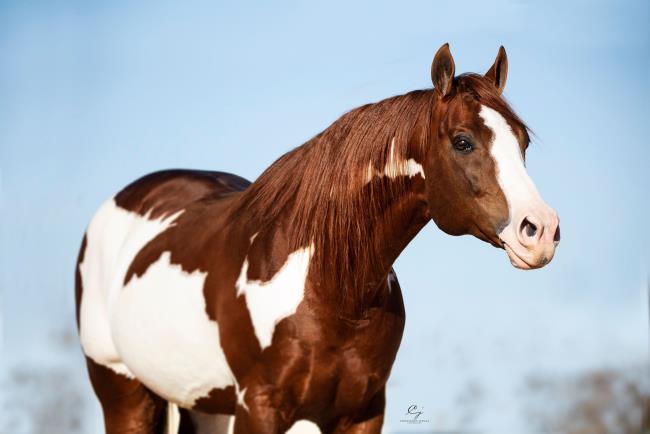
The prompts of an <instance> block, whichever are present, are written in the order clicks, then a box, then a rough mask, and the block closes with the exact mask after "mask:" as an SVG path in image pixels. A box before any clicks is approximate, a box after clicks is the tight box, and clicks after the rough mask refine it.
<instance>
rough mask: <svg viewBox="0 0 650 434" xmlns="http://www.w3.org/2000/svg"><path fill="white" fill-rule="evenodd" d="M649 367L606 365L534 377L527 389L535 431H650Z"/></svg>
mask: <svg viewBox="0 0 650 434" xmlns="http://www.w3.org/2000/svg"><path fill="white" fill-rule="evenodd" d="M648 369H649V368H647V367H643V368H636V369H629V370H625V371H623V370H613V369H603V370H598V371H593V372H588V373H585V374H582V375H579V376H578V377H576V378H568V379H567V378H557V377H550V376H533V377H530V378H529V379H528V381H527V384H526V390H525V395H526V401H527V402H528V404H527V417H528V419H529V421H530V423H531V428H532V431H534V432H548V433H563V434H641V433H643V434H646V433H648V434H650V394H649V392H650V377H649V371H648Z"/></svg>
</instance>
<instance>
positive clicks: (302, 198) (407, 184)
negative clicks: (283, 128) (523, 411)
mask: <svg viewBox="0 0 650 434" xmlns="http://www.w3.org/2000/svg"><path fill="white" fill-rule="evenodd" d="M506 75H507V59H506V54H505V51H504V50H503V48H501V49H500V50H499V54H498V56H497V58H496V61H495V63H494V65H493V66H492V67H491V68H490V69H489V71H488V72H487V73H486V74H485V75H477V74H464V75H460V76H457V77H455V76H454V61H453V59H452V57H451V53H450V52H449V47H448V45H444V46H443V47H442V48H440V50H439V51H438V53H437V54H436V56H435V58H434V60H433V65H432V70H431V76H432V80H433V84H434V89H430V90H421V91H414V92H410V93H408V94H405V95H401V96H396V97H393V98H389V99H386V100H383V101H380V102H378V103H375V104H369V105H365V106H363V107H360V108H357V109H355V110H352V111H351V112H349V113H347V114H345V115H344V116H342V117H341V118H340V119H339V120H337V121H336V122H334V123H333V124H332V125H331V126H330V127H329V128H327V129H326V130H325V131H323V132H321V133H320V134H318V135H317V136H315V137H314V138H313V139H311V140H310V141H308V142H307V143H305V144H304V145H302V146H300V147H298V148H296V149H294V150H293V151H291V152H289V153H287V154H286V155H284V156H283V157H281V158H280V159H279V160H278V161H276V162H275V163H274V164H273V165H271V166H270V167H269V168H268V169H267V170H266V171H265V172H264V173H263V174H262V175H261V176H260V178H259V179H258V180H257V181H255V182H254V183H253V184H250V183H249V182H248V181H246V180H244V179H242V178H240V177H238V176H235V175H231V174H226V173H220V172H202V171H191V170H169V171H164V172H158V173H154V174H151V175H148V176H145V177H144V178H142V179H140V180H138V181H136V182H134V183H133V184H131V185H129V186H128V187H126V188H125V189H124V190H122V191H121V192H120V193H118V194H117V195H116V196H115V197H114V198H112V199H109V200H108V201H106V202H105V203H104V205H102V207H101V208H100V209H99V211H98V212H97V214H96V215H95V217H94V218H93V219H92V221H91V223H90V225H89V226H88V230H87V232H86V236H85V238H84V242H83V244H82V247H81V251H80V253H79V261H78V267H77V280H76V282H77V284H76V286H77V287H76V295H77V312H78V322H79V334H80V338H81V345H82V347H83V351H84V353H85V355H86V357H87V364H88V371H89V374H90V379H91V382H92V385H93V387H94V390H95V392H96V394H97V396H98V398H99V401H100V402H101V405H102V408H103V412H104V419H105V425H106V431H107V432H108V433H122V432H129V433H131V432H137V433H150V432H165V431H166V432H172V431H180V432H183V433H190V432H199V433H218V432H227V431H228V430H234V432H235V433H238V434H243V433H260V434H261V433H282V432H286V431H287V430H289V429H291V432H297V431H301V432H305V431H304V430H305V429H306V430H307V431H312V432H313V431H321V432H323V433H333V432H336V433H378V432H380V429H381V426H382V422H383V412H384V403H385V385H386V381H387V379H388V376H389V374H390V369H391V366H392V364H393V361H394V359H395V355H396V353H397V349H398V347H399V344H400V339H401V336H402V330H403V327H404V306H403V303H402V294H401V290H400V287H399V284H398V282H397V277H396V275H395V273H394V272H393V271H392V268H391V266H392V264H393V262H394V261H395V259H396V258H397V256H398V255H399V254H400V252H401V251H402V250H403V249H404V248H405V247H406V245H407V244H408V243H409V242H410V240H411V239H412V238H413V237H414V236H415V235H416V234H417V233H418V232H419V231H420V229H421V228H422V227H423V226H424V225H425V224H427V222H428V221H429V220H433V221H434V222H435V223H436V224H437V225H438V226H439V227H440V228H441V229H442V230H443V231H445V232H447V233H449V234H453V235H462V234H471V235H474V236H476V237H477V238H479V239H481V240H483V241H486V242H489V243H491V244H493V245H494V246H496V247H499V248H504V249H505V250H506V252H507V254H508V256H509V258H510V260H511V262H512V264H513V265H514V266H516V267H519V268H524V269H529V268H537V267H541V266H544V265H545V264H547V263H548V262H549V261H550V260H551V259H552V257H553V254H554V251H555V247H556V246H557V244H558V242H559V227H558V218H557V215H556V214H555V212H554V211H553V210H552V209H551V208H549V207H548V206H547V205H546V204H545V203H544V202H543V201H542V199H541V197H540V195H539V194H538V193H537V190H536V189H535V186H534V184H533V182H532V181H531V180H530V178H529V177H528V175H527V173H526V169H525V167H524V155H525V151H526V147H527V146H528V133H527V128H526V126H525V125H524V124H523V122H522V121H521V120H520V119H519V118H518V117H517V115H516V114H515V113H514V112H513V111H512V110H511V109H510V107H509V106H508V105H507V103H506V102H505V101H504V100H503V99H502V98H501V92H502V90H503V87H504V85H505V80H506ZM175 409H180V411H175ZM178 416H180V417H178ZM292 427H293V428H292Z"/></svg>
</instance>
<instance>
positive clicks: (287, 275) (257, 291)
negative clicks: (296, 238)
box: [236, 246, 314, 349]
mask: <svg viewBox="0 0 650 434" xmlns="http://www.w3.org/2000/svg"><path fill="white" fill-rule="evenodd" d="M313 253H314V249H313V246H310V247H306V248H304V249H299V250H296V251H295V252H293V253H291V254H290V255H289V256H288V257H287V261H286V262H285V263H284V265H283V266H282V268H280V270H278V272H277V273H276V274H275V275H274V276H273V277H272V278H271V280H269V281H267V282H262V281H260V280H248V278H247V277H246V273H247V272H248V258H246V259H244V263H243V265H242V268H241V272H240V273H239V278H238V279H237V284H236V286H237V295H238V296H239V295H242V294H243V295H244V296H245V297H246V306H247V307H248V311H249V313H250V317H251V321H252V322H253V328H254V329H255V335H256V336H257V340H258V341H259V343H260V347H262V349H264V348H266V347H268V346H269V345H271V340H272V338H273V332H274V331H275V326H276V325H277V324H278V323H279V322H280V321H281V320H282V319H283V318H286V317H288V316H289V315H292V314H294V313H295V312H296V309H297V307H298V305H299V304H300V302H301V301H302V299H303V296H304V293H305V280H306V279H307V272H308V271H309V261H310V260H311V257H312V254H313Z"/></svg>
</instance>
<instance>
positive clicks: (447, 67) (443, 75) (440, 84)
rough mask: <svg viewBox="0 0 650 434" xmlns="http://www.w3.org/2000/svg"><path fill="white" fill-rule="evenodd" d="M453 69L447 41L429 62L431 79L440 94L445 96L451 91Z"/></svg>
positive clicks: (452, 60) (454, 67)
mask: <svg viewBox="0 0 650 434" xmlns="http://www.w3.org/2000/svg"><path fill="white" fill-rule="evenodd" d="M455 70H456V66H455V65H454V58H453V57H451V51H449V43H447V44H445V45H443V46H442V47H440V49H438V52H437V53H436V55H435V56H434V57H433V62H432V63H431V81H432V82H433V87H434V88H435V89H437V90H438V92H440V95H441V96H446V95H447V94H449V92H450V91H451V85H452V84H453V82H454V72H455Z"/></svg>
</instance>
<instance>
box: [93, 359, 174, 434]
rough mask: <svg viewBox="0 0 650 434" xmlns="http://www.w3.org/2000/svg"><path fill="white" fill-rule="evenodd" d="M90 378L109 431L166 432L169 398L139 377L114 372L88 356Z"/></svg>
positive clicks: (130, 433)
mask: <svg viewBox="0 0 650 434" xmlns="http://www.w3.org/2000/svg"><path fill="white" fill-rule="evenodd" d="M86 364H87V366H88V373H89V375H90V382H91V383H92V386H93V389H94V390H95V394H96V395H97V398H98V399H99V402H100V403H101V406H102V411H103V413H104V426H105V429H106V434H118V433H120V434H122V433H128V434H163V433H165V428H166V414H165V413H166V408H167V402H166V401H164V400H163V399H162V398H160V397H157V396H156V395H154V394H153V393H152V392H151V391H149V390H148V389H147V388H146V387H144V386H143V385H142V383H140V382H139V381H138V380H135V379H130V378H128V377H126V376H124V375H121V374H118V373H116V372H113V371H112V370H111V369H109V368H106V367H104V366H101V365H98V364H97V363H95V362H93V361H92V360H91V359H90V358H88V357H86Z"/></svg>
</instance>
